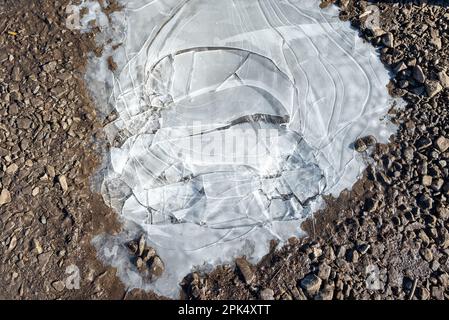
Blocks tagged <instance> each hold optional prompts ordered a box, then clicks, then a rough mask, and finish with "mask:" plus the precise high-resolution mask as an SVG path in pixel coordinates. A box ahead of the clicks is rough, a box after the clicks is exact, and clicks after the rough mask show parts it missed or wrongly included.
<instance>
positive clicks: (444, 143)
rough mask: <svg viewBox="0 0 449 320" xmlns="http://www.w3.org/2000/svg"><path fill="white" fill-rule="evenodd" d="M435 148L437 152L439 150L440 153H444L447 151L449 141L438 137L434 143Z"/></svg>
mask: <svg viewBox="0 0 449 320" xmlns="http://www.w3.org/2000/svg"><path fill="white" fill-rule="evenodd" d="M436 146H437V148H438V150H440V151H441V152H445V151H446V150H447V149H449V139H447V138H446V137H443V136H441V137H439V138H438V139H437V141H436Z"/></svg>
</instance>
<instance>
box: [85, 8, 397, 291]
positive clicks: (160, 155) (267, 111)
mask: <svg viewBox="0 0 449 320" xmlns="http://www.w3.org/2000/svg"><path fill="white" fill-rule="evenodd" d="M123 4H124V6H125V9H124V10H123V11H122V12H118V13H114V14H113V15H112V16H111V22H112V24H111V27H109V28H105V29H104V33H103V34H100V35H99V37H100V38H99V41H102V39H103V40H107V39H108V37H110V36H112V37H114V38H113V42H108V44H107V45H106V48H105V55H104V57H107V56H108V55H113V56H114V60H115V62H116V63H117V64H118V69H117V71H116V72H114V75H113V73H112V72H110V71H108V70H107V67H106V61H105V60H106V59H105V58H100V59H97V58H92V59H91V66H90V68H91V69H90V72H89V74H88V78H89V79H88V80H89V83H90V85H91V88H92V91H93V92H94V94H95V97H96V99H97V102H98V103H99V105H100V106H102V107H104V108H106V106H107V105H108V106H111V107H112V108H113V110H114V111H115V112H116V113H117V118H116V120H115V121H114V122H112V123H110V124H109V125H107V127H106V128H105V130H106V132H107V134H108V137H109V139H110V142H111V144H112V146H113V147H112V148H111V150H110V157H109V161H108V166H107V170H105V171H106V173H105V176H104V181H103V184H102V193H103V195H104V199H105V201H106V202H107V203H108V204H109V205H110V206H112V207H113V208H114V209H115V210H116V211H117V212H118V214H119V215H120V217H121V218H122V220H123V222H124V232H123V233H122V234H120V235H116V236H111V235H101V236H99V237H97V238H96V239H95V240H94V243H95V245H96V247H97V249H98V253H99V256H100V257H101V258H102V259H103V260H104V261H105V262H107V263H108V264H110V265H112V266H114V267H116V268H117V269H118V275H119V276H120V277H121V279H122V280H123V281H124V283H125V284H126V285H128V286H130V288H133V287H139V288H143V289H146V290H154V291H155V292H157V293H159V294H162V295H166V296H171V297H177V296H178V293H179V286H178V284H179V282H180V281H181V280H182V278H183V277H184V276H185V275H186V274H188V273H189V272H191V271H192V270H193V269H207V268H210V267H213V266H215V265H217V264H222V263H231V262H232V261H233V258H235V257H237V256H243V255H246V256H247V258H249V260H251V261H253V262H257V261H258V260H259V259H260V258H261V257H262V256H263V255H264V254H266V253H267V252H268V247H269V242H270V240H272V239H276V240H279V241H280V243H282V242H283V241H285V240H287V239H288V238H289V237H292V236H301V234H302V231H301V229H300V224H301V221H303V220H304V219H305V218H306V217H308V216H310V215H311V214H312V213H313V212H314V211H315V210H316V209H317V208H318V207H319V206H320V205H321V202H322V201H321V200H322V196H323V195H327V194H332V195H338V194H339V193H340V192H341V191H342V190H343V189H345V188H350V187H351V186H352V185H353V184H354V183H355V181H356V180H357V177H358V176H359V175H360V173H361V171H362V170H363V169H364V168H365V164H364V161H363V159H362V156H361V155H358V154H356V152H355V151H354V150H353V148H352V147H351V146H352V143H353V142H354V141H355V140H356V139H357V138H359V137H361V136H366V135H374V136H375V137H376V138H377V139H378V141H386V140H387V138H388V136H389V135H390V134H391V133H392V132H393V130H392V127H391V126H390V125H388V124H387V123H386V122H385V121H382V120H381V119H382V118H383V117H384V116H385V114H386V112H387V110H388V109H389V108H390V106H391V101H390V98H389V96H388V93H387V90H386V88H385V86H386V84H387V82H388V79H389V77H388V73H387V71H386V70H385V68H384V67H383V65H382V64H381V62H380V61H379V59H378V57H377V54H376V53H375V51H374V49H373V48H371V46H370V45H368V44H364V43H362V42H361V41H360V40H359V39H358V38H357V33H356V31H354V30H352V29H351V28H350V26H349V24H348V23H343V22H340V21H339V19H338V10H337V8H336V7H330V8H327V9H324V10H322V9H320V8H319V6H318V5H319V1H318V0H302V1H295V0H190V1H189V0H184V1H183V0H163V1H162V0H161V1H157V0H151V1H150V0H140V1H138V0H129V1H124V2H123ZM103 20H104V19H103ZM118 43H121V45H120V46H118V48H117V49H115V50H112V47H114V46H115V44H118ZM105 97H108V99H106V98H105ZM142 232H144V233H145V234H146V235H147V243H148V244H149V245H150V246H152V247H154V248H155V249H156V251H157V253H158V255H159V256H160V257H161V258H162V260H163V261H164V263H165V272H164V273H163V274H162V276H161V277H159V278H157V279H152V280H148V279H146V280H145V279H143V278H142V277H141V276H140V273H139V272H138V271H137V269H136V267H135V266H134V265H133V264H132V263H131V262H130V255H129V252H128V249H127V248H126V246H125V244H124V243H125V241H127V240H130V239H133V238H134V237H136V236H138V235H139V234H141V233H142Z"/></svg>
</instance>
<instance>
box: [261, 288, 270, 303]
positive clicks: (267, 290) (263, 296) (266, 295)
mask: <svg viewBox="0 0 449 320" xmlns="http://www.w3.org/2000/svg"><path fill="white" fill-rule="evenodd" d="M259 298H260V300H274V291H273V290H272V289H270V288H265V289H263V290H261V291H260V293H259Z"/></svg>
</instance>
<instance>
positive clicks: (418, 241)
mask: <svg viewBox="0 0 449 320" xmlns="http://www.w3.org/2000/svg"><path fill="white" fill-rule="evenodd" d="M330 2H334V1H323V6H325V5H327V4H329V3H330ZM444 2H445V1H417V0H416V1H370V2H368V1H355V0H340V1H336V3H337V4H338V5H339V6H340V7H341V10H342V11H341V18H342V19H343V20H350V21H351V23H352V24H353V26H354V27H355V28H358V29H359V30H360V35H361V37H363V38H364V39H365V40H366V41H369V42H371V43H372V44H373V45H374V46H375V47H377V48H378V49H379V52H380V54H381V59H382V61H383V62H384V63H385V64H386V66H387V67H388V68H389V69H390V70H391V74H392V79H391V83H390V84H389V86H388V89H389V90H390V93H391V94H392V95H393V96H398V97H402V98H403V99H404V100H405V101H406V103H407V105H406V107H405V108H403V109H400V110H392V111H391V114H390V116H391V118H392V119H393V121H394V122H396V123H397V124H398V125H399V130H398V133H397V135H395V136H394V137H392V139H391V143H389V144H388V145H375V146H374V147H372V148H368V149H367V150H365V148H364V145H363V144H364V141H359V142H358V144H357V145H358V146H360V151H361V152H364V153H366V155H367V157H368V156H370V157H371V158H372V159H373V161H374V163H375V164H374V165H371V166H369V167H368V169H367V170H366V172H365V174H364V176H363V177H362V178H361V179H360V180H359V181H358V182H357V183H356V185H355V186H354V187H353V188H352V190H351V191H345V192H343V193H342V194H341V196H340V197H339V198H338V199H328V205H327V207H326V209H325V210H323V211H322V212H319V213H317V214H316V215H315V217H314V218H313V219H310V220H309V221H307V222H306V223H304V225H303V227H304V229H305V230H307V231H308V234H309V236H308V237H307V238H305V239H291V241H290V242H289V244H288V245H286V246H284V247H283V248H281V249H280V250H274V249H273V251H272V252H271V253H270V254H268V255H267V256H266V257H265V258H264V259H263V260H262V261H261V262H260V263H259V264H258V265H256V266H252V265H250V264H249V263H248V262H247V261H246V260H245V259H244V257H243V258H242V259H239V260H238V261H237V263H236V267H235V266H220V267H218V268H216V270H215V271H213V272H212V273H210V274H201V275H200V274H190V275H188V276H187V277H186V278H185V279H184V281H183V284H182V287H183V290H184V292H183V297H184V298H187V299H297V300H304V299H324V300H327V299H447V298H448V295H449V274H448V272H449V262H448V261H449V220H448V219H449V203H448V198H449V165H448V162H449V118H448V113H449V76H448V75H449V60H448V59H449V57H448V55H449V35H448V34H449V8H448V6H447V4H446V5H445V4H444ZM69 4H70V1H69V0H0V288H1V290H0V299H154V298H158V297H157V296H155V295H154V294H152V293H145V292H141V291H138V290H131V291H130V290H127V288H125V287H124V285H123V284H122V283H121V282H120V281H119V279H118V278H117V277H116V276H115V270H114V269H112V268H110V267H107V266H103V265H102V264H101V262H99V261H98V260H97V259H96V257H95V249H94V248H93V247H92V246H91V245H90V240H91V239H92V237H93V236H95V235H97V234H99V233H101V232H104V231H107V232H109V233H114V232H118V230H119V229H120V224H119V223H118V222H117V219H116V215H115V213H114V212H112V211H111V210H110V209H109V208H107V207H106V206H105V205H104V204H103V201H102V199H101V196H100V195H98V194H96V193H95V192H94V191H92V177H93V176H94V174H95V173H96V170H97V168H98V166H99V165H100V163H101V161H102V159H101V153H102V150H101V149H100V147H99V146H106V142H105V139H104V134H103V132H102V127H103V123H101V121H100V120H99V118H98V117H97V116H96V112H95V106H94V105H93V103H92V101H91V99H90V98H89V95H88V94H87V91H86V87H85V84H84V82H83V74H84V70H85V66H86V62H87V55H88V53H89V52H96V53H100V52H101V48H97V47H96V45H95V42H94V41H93V34H92V33H86V34H80V33H79V32H77V31H72V30H68V29H67V28H66V25H65V22H66V18H67V13H66V7H67V5H69ZM372 5H375V8H377V9H376V10H378V12H379V17H380V20H379V21H380V26H379V28H378V29H376V30H372V29H370V28H367V27H366V26H367V21H366V20H367V15H366V14H364V13H365V12H367V11H369V10H372V8H373V7H370V6H372ZM115 9H116V8H108V9H106V10H115ZM273 248H274V246H273ZM78 280H79V286H78Z"/></svg>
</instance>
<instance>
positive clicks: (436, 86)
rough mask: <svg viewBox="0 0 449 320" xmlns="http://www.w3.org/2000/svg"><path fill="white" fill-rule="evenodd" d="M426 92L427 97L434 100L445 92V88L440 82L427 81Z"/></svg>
mask: <svg viewBox="0 0 449 320" xmlns="http://www.w3.org/2000/svg"><path fill="white" fill-rule="evenodd" d="M425 87H426V92H427V95H428V96H429V97H430V98H433V97H434V96H436V95H437V94H438V93H440V92H441V91H442V90H443V86H442V85H441V84H440V82H439V81H434V80H432V81H427V82H426V85H425Z"/></svg>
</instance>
